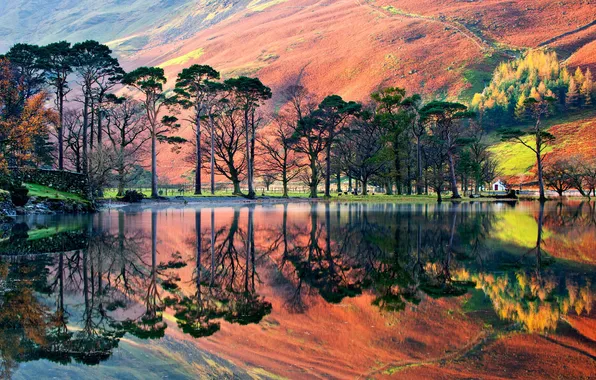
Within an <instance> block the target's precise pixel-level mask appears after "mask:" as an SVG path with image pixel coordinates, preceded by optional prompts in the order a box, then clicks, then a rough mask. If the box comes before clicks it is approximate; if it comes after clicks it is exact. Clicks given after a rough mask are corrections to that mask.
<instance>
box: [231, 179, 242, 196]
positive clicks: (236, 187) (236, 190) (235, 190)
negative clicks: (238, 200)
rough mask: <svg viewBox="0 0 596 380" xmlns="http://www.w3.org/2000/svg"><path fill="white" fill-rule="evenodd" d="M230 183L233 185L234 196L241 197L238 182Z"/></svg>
mask: <svg viewBox="0 0 596 380" xmlns="http://www.w3.org/2000/svg"><path fill="white" fill-rule="evenodd" d="M232 183H233V184H234V195H242V191H241V190H240V181H239V180H237V179H236V180H233V181H232Z"/></svg>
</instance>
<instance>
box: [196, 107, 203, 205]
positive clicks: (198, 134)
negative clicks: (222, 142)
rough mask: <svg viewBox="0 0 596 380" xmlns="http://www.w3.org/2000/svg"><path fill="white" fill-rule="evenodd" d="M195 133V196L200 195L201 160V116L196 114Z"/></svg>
mask: <svg viewBox="0 0 596 380" xmlns="http://www.w3.org/2000/svg"><path fill="white" fill-rule="evenodd" d="M195 128H196V131H195V136H196V139H197V143H196V146H195V148H196V151H195V154H196V160H197V161H196V162H195V195H201V194H202V192H201V182H202V180H201V158H202V152H201V116H200V114H197V121H196V125H195Z"/></svg>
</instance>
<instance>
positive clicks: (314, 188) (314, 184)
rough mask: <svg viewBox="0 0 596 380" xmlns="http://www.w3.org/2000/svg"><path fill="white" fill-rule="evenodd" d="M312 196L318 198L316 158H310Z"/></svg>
mask: <svg viewBox="0 0 596 380" xmlns="http://www.w3.org/2000/svg"><path fill="white" fill-rule="evenodd" d="M310 175H311V178H310V197H311V198H317V177H318V173H317V162H316V158H312V157H311V159H310Z"/></svg>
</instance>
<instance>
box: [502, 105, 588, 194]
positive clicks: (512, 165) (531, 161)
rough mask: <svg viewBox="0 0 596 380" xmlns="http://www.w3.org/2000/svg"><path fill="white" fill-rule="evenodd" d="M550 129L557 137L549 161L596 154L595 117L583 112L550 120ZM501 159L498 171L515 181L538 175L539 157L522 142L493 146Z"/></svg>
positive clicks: (550, 150)
mask: <svg viewBox="0 0 596 380" xmlns="http://www.w3.org/2000/svg"><path fill="white" fill-rule="evenodd" d="M548 124H549V125H550V129H549V132H550V133H552V134H553V136H555V142H554V144H553V145H552V146H551V147H549V152H548V155H547V158H546V161H547V162H551V161H552V162H554V161H557V160H559V159H564V158H574V157H578V158H580V159H582V158H593V157H596V144H595V143H594V141H596V117H595V116H594V115H593V114H592V115H587V114H582V115H576V116H574V117H572V118H570V120H565V119H561V118H557V119H554V120H551V121H548ZM491 150H492V152H493V153H494V154H495V156H497V157H498V158H499V163H500V166H499V170H498V172H499V173H500V174H501V176H502V177H503V179H505V180H507V181H508V182H510V183H512V184H517V183H520V182H521V183H527V182H532V181H534V180H535V178H536V173H537V172H536V170H537V169H536V156H535V155H534V152H532V151H531V150H529V149H528V148H526V147H524V146H523V145H521V144H513V143H509V142H502V143H498V144H495V145H494V146H493V147H492V148H491Z"/></svg>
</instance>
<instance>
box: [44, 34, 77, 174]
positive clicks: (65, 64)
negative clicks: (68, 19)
mask: <svg viewBox="0 0 596 380" xmlns="http://www.w3.org/2000/svg"><path fill="white" fill-rule="evenodd" d="M40 67H41V68H42V70H44V73H45V78H46V80H47V82H48V84H49V85H50V87H51V88H52V89H53V91H54V94H55V102H56V109H57V110H58V123H57V127H56V134H57V135H58V169H59V170H63V169H64V129H63V121H64V101H65V100H66V95H67V94H68V93H69V92H70V88H69V86H68V76H69V75H70V74H71V73H72V72H73V63H72V50H71V46H70V43H69V42H66V41H61V42H55V43H51V44H49V45H46V46H44V47H42V48H41V51H40Z"/></svg>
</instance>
